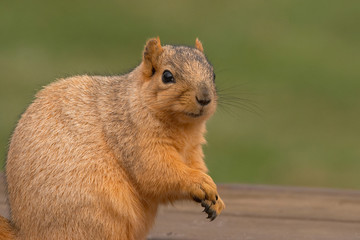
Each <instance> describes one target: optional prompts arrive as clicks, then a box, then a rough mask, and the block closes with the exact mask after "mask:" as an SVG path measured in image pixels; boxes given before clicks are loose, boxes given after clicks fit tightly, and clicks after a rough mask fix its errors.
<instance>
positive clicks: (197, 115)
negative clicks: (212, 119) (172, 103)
mask: <svg viewBox="0 0 360 240" xmlns="http://www.w3.org/2000/svg"><path fill="white" fill-rule="evenodd" d="M185 114H186V115H187V116H189V117H192V118H197V117H200V116H201V115H203V111H202V110H200V111H199V113H192V112H187V113H185Z"/></svg>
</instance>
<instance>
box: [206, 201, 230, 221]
mask: <svg viewBox="0 0 360 240" xmlns="http://www.w3.org/2000/svg"><path fill="white" fill-rule="evenodd" d="M201 206H202V207H204V211H203V212H206V213H207V214H208V217H207V218H208V219H210V221H213V220H214V219H215V218H216V217H217V216H219V215H220V213H221V212H222V210H224V208H225V204H224V202H223V201H222V200H221V198H220V197H219V198H218V200H217V201H216V204H213V203H212V202H211V201H209V200H203V201H201Z"/></svg>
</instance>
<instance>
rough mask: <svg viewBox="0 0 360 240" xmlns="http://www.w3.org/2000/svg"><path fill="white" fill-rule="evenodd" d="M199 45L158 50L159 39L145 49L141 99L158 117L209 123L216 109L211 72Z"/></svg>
mask: <svg viewBox="0 0 360 240" xmlns="http://www.w3.org/2000/svg"><path fill="white" fill-rule="evenodd" d="M203 51H204V49H203V46H202V44H201V42H200V41H199V40H198V39H196V41H195V47H194V48H193V47H186V46H172V45H165V46H161V43H160V39H159V37H157V38H153V39H150V40H149V41H148V42H147V43H146V45H145V49H144V53H143V61H142V64H141V65H140V69H141V72H142V79H141V83H140V84H141V87H140V91H141V96H142V99H143V104H144V105H146V106H147V107H148V108H149V109H151V111H152V112H153V113H155V114H156V115H157V116H158V117H160V118H163V119H165V120H172V121H174V120H175V121H178V122H182V123H191V122H194V121H204V120H206V119H208V118H209V117H210V116H211V115H212V114H213V113H214V112H215V109H216V102H217V95H216V89H215V74H214V68H213V66H212V65H211V64H210V63H209V61H208V60H207V58H206V56H205V55H204V52H203Z"/></svg>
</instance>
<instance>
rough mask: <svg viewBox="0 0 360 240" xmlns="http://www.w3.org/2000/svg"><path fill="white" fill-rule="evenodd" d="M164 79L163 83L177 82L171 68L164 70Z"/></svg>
mask: <svg viewBox="0 0 360 240" xmlns="http://www.w3.org/2000/svg"><path fill="white" fill-rule="evenodd" d="M162 81H163V83H165V84H168V83H175V79H174V76H173V75H172V73H171V72H170V71H169V70H165V71H164V72H163V75H162Z"/></svg>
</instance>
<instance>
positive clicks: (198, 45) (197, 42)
mask: <svg viewBox="0 0 360 240" xmlns="http://www.w3.org/2000/svg"><path fill="white" fill-rule="evenodd" d="M195 47H196V48H197V49H198V50H200V51H201V52H204V48H203V45H202V43H201V42H200V40H199V39H198V38H196V40H195Z"/></svg>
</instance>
